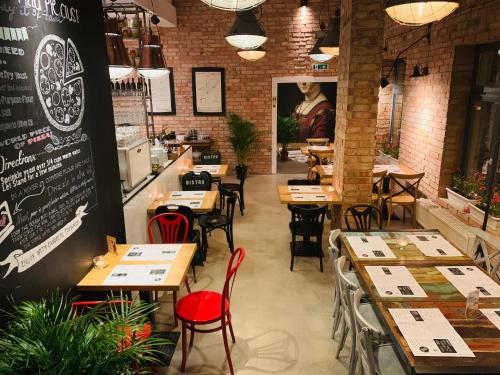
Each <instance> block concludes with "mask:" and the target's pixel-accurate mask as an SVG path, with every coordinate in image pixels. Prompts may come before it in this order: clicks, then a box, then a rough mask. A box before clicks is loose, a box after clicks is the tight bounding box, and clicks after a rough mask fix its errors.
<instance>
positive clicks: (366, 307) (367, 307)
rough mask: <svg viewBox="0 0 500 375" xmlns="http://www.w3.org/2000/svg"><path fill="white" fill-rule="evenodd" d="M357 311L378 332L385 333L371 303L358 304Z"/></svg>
mask: <svg viewBox="0 0 500 375" xmlns="http://www.w3.org/2000/svg"><path fill="white" fill-rule="evenodd" d="M359 312H360V313H361V315H363V317H364V318H365V319H366V321H367V322H368V323H370V324H371V325H372V326H373V327H375V328H376V329H378V330H379V331H380V332H382V333H384V334H387V333H386V331H385V329H384V328H383V327H382V325H381V324H380V321H379V320H378V318H377V313H376V312H375V309H374V308H373V305H372V304H371V303H362V304H360V305H359ZM388 374H390V372H388Z"/></svg>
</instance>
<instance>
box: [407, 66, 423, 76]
mask: <svg viewBox="0 0 500 375" xmlns="http://www.w3.org/2000/svg"><path fill="white" fill-rule="evenodd" d="M423 76H424V75H423V74H422V73H421V72H420V67H419V66H418V65H415V66H414V67H413V73H411V75H410V78H419V77H423Z"/></svg>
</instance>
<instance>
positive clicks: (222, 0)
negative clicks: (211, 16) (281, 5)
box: [201, 0, 266, 12]
mask: <svg viewBox="0 0 500 375" xmlns="http://www.w3.org/2000/svg"><path fill="white" fill-rule="evenodd" d="M201 1H202V2H204V3H205V4H207V5H208V6H209V7H212V8H217V9H222V10H230V11H233V12H239V11H242V10H248V9H252V8H255V7H257V6H259V5H260V4H262V3H264V2H265V1H266V0H201Z"/></svg>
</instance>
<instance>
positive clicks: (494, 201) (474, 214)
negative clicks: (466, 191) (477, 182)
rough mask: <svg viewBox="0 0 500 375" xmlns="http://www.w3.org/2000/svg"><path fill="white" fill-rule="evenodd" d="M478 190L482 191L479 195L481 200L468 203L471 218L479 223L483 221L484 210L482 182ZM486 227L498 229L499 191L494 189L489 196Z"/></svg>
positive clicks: (484, 199) (484, 190)
mask: <svg viewBox="0 0 500 375" xmlns="http://www.w3.org/2000/svg"><path fill="white" fill-rule="evenodd" d="M479 188H480V191H481V192H482V193H483V194H482V195H481V198H482V199H481V201H480V202H479V203H477V202H476V203H469V209H470V216H471V218H472V219H473V220H474V221H476V222H477V223H479V224H482V223H483V221H484V215H485V211H486V194H485V192H486V186H485V184H484V182H483V183H482V185H481V186H480V187H479ZM488 227H489V228H491V229H500V191H499V190H496V191H495V192H493V196H492V197H491V205H490V213H489V216H488Z"/></svg>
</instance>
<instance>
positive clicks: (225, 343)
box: [222, 327, 234, 375]
mask: <svg viewBox="0 0 500 375" xmlns="http://www.w3.org/2000/svg"><path fill="white" fill-rule="evenodd" d="M222 338H223V339H224V349H225V350H226V357H227V364H228V366H229V372H230V373H231V375H234V370H233V362H232V361H231V352H230V350H229V343H228V341H227V331H226V327H222Z"/></svg>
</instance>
